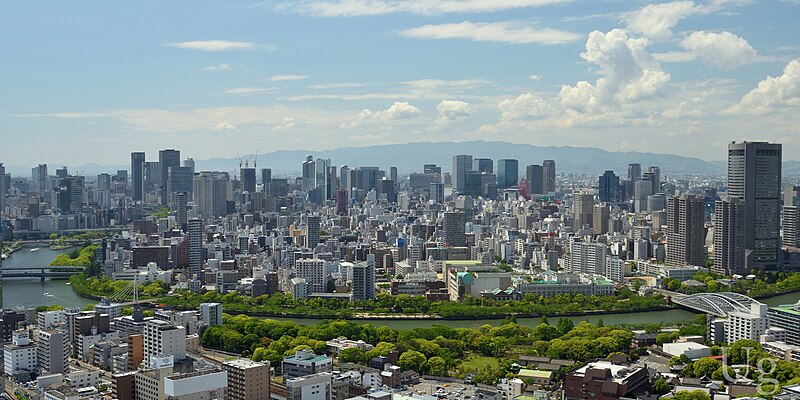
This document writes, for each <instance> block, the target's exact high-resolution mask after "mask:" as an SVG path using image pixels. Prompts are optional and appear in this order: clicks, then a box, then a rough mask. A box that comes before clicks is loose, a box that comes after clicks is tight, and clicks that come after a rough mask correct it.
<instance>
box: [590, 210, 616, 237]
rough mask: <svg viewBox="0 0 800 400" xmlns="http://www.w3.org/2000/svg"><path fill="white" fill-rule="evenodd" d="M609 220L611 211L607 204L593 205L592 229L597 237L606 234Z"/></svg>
mask: <svg viewBox="0 0 800 400" xmlns="http://www.w3.org/2000/svg"><path fill="white" fill-rule="evenodd" d="M609 218H611V211H610V210H609V208H608V203H600V204H595V205H594V208H593V209H592V229H594V233H596V234H598V235H602V234H606V233H608V232H609V223H608V220H609Z"/></svg>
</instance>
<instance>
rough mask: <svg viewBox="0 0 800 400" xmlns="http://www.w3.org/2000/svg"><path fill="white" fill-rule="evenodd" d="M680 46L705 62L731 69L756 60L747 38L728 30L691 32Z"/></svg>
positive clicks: (754, 52)
mask: <svg viewBox="0 0 800 400" xmlns="http://www.w3.org/2000/svg"><path fill="white" fill-rule="evenodd" d="M681 46H682V47H683V48H684V49H686V50H687V51H689V52H691V53H692V54H694V55H695V56H696V57H697V58H699V59H700V61H702V62H703V63H705V64H709V65H712V66H714V67H716V68H719V69H722V70H731V69H736V68H738V67H741V66H742V65H746V64H750V63H753V62H756V61H758V54H757V53H756V51H755V49H753V47H751V46H750V44H749V43H747V40H744V39H743V38H741V37H739V36H736V35H734V34H732V33H730V32H720V33H715V32H704V31H697V32H692V33H691V34H690V35H689V36H687V37H686V38H685V39H683V41H682V42H681Z"/></svg>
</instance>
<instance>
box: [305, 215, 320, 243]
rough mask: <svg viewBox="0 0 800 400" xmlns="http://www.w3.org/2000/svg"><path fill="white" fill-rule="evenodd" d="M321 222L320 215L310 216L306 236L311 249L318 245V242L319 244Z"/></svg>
mask: <svg viewBox="0 0 800 400" xmlns="http://www.w3.org/2000/svg"><path fill="white" fill-rule="evenodd" d="M319 222H320V218H319V215H309V216H308V221H307V225H308V226H307V231H306V237H308V243H307V245H308V247H309V248H311V249H313V248H314V247H317V244H319V232H320V227H319Z"/></svg>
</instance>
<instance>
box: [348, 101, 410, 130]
mask: <svg viewBox="0 0 800 400" xmlns="http://www.w3.org/2000/svg"><path fill="white" fill-rule="evenodd" d="M420 113H421V111H420V110H419V108H417V107H414V106H413V105H411V104H409V103H408V102H407V101H396V102H394V104H392V105H391V106H390V107H389V108H387V109H386V110H379V111H372V110H370V109H368V108H365V109H363V110H362V111H361V112H359V113H358V115H356V117H355V118H354V119H353V121H352V122H351V123H350V124H348V125H347V126H346V127H351V128H352V127H356V126H359V125H364V124H367V123H375V122H388V121H394V120H403V119H410V118H414V117H416V116H418V115H419V114H420Z"/></svg>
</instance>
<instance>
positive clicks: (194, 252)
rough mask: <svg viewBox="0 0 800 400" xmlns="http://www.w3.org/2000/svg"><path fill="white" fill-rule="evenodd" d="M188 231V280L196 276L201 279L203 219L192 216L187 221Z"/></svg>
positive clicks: (202, 277)
mask: <svg viewBox="0 0 800 400" xmlns="http://www.w3.org/2000/svg"><path fill="white" fill-rule="evenodd" d="M186 225H187V228H186V230H187V232H188V233H189V271H188V273H189V278H190V279H189V280H191V278H193V277H194V276H197V277H198V278H199V279H200V280H201V281H202V280H203V279H204V276H203V275H204V274H203V220H202V219H200V218H192V219H190V220H189V222H187V224H186Z"/></svg>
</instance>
